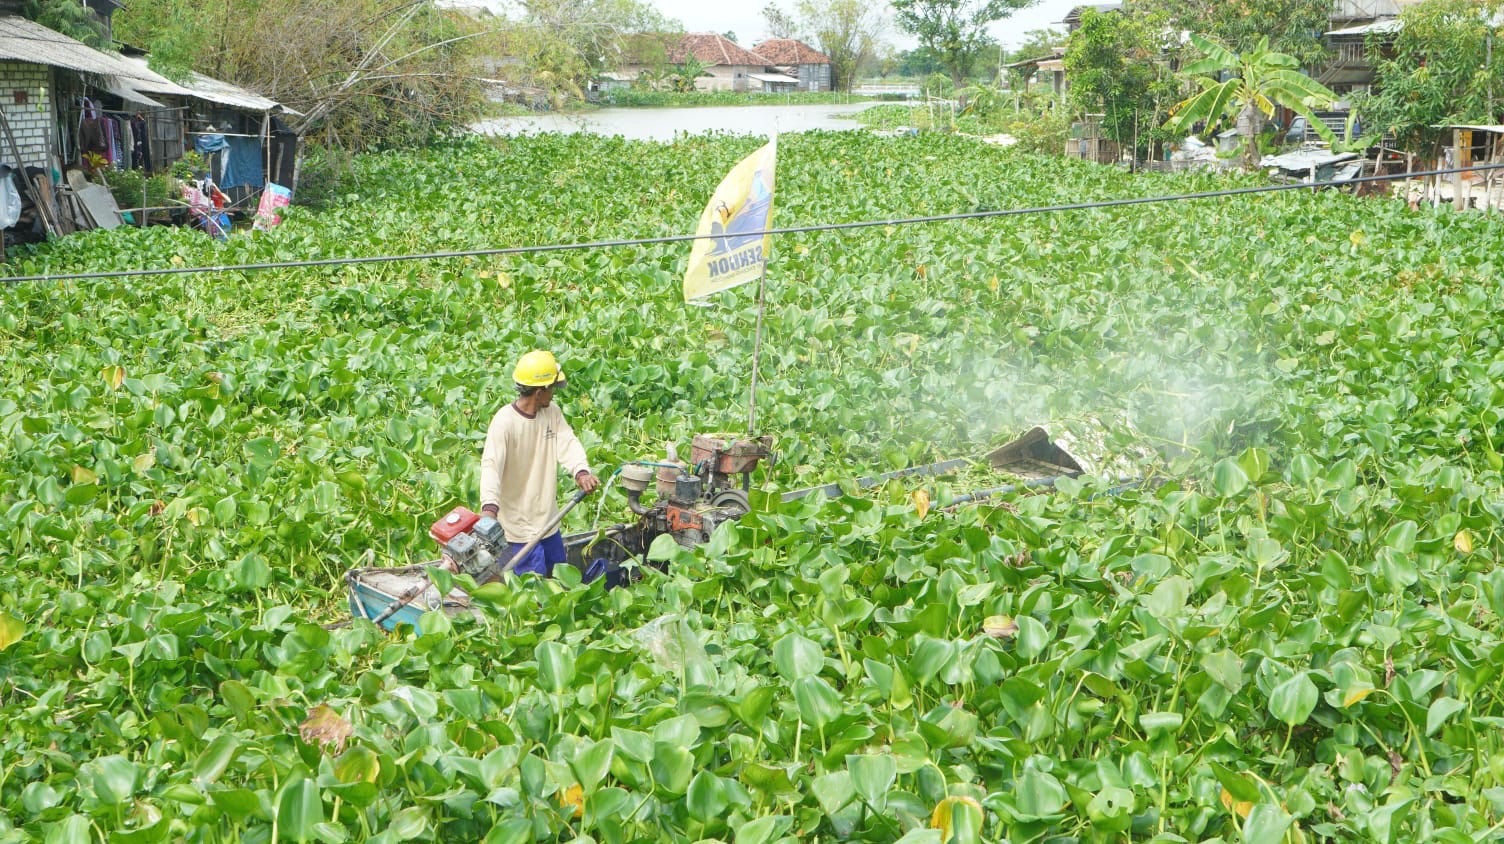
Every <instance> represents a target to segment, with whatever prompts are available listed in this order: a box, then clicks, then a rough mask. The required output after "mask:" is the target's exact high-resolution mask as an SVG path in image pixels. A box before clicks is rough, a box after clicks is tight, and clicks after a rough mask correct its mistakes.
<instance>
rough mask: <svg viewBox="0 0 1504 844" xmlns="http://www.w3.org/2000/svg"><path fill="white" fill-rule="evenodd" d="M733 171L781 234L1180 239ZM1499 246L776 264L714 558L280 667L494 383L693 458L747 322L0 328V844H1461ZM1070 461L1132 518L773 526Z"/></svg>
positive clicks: (623, 171)
mask: <svg viewBox="0 0 1504 844" xmlns="http://www.w3.org/2000/svg"><path fill="white" fill-rule="evenodd" d="M760 143H761V139H755V138H737V137H714V138H683V139H681V140H679V141H677V142H675V143H672V144H648V143H629V142H626V141H623V140H620V139H601V138H590V137H561V136H543V137H537V138H527V139H518V140H512V141H507V142H504V143H501V144H500V145H497V146H491V145H487V144H483V143H479V142H465V143H456V144H454V145H452V146H449V147H444V148H439V149H434V150H430V151H426V152H423V153H384V154H379V155H373V156H370V157H366V158H362V159H360V160H359V161H358V162H357V164H356V167H357V173H358V180H357V181H356V182H354V183H353V184H354V185H355V187H353V188H351V189H350V192H349V193H348V195H346V196H345V197H344V198H343V199H341V200H339V201H338V202H337V203H336V206H335V207H333V208H331V209H329V210H326V211H322V212H319V213H312V212H309V211H306V210H303V209H294V210H293V212H292V213H290V214H289V215H288V218H287V220H286V221H285V222H284V224H283V225H282V226H280V227H279V228H277V229H276V230H274V231H271V232H264V233H256V234H250V235H244V236H237V237H234V238H232V239H230V240H229V241H228V242H224V243H217V242H214V241H212V240H211V239H209V238H207V237H205V236H203V235H202V234H201V233H196V232H193V231H188V230H172V229H166V228H149V229H145V230H124V229H121V230H116V231H113V232H95V233H90V234H89V235H87V236H80V237H73V238H69V239H66V240H62V241H58V242H56V243H53V244H50V245H48V246H45V247H41V248H36V249H32V250H30V251H24V250H23V251H13V252H12V255H11V264H10V268H11V271H12V272H14V273H18V274H20V273H27V274H30V273H38V274H40V273H43V272H44V271H45V272H50V273H53V274H56V273H62V272H68V271H74V270H99V269H107V268H120V269H127V268H136V267H140V266H143V265H147V266H225V265H232V264H241V263H253V262H276V261H281V260H288V259H298V258H307V257H329V256H344V255H379V254H397V253H405V252H432V251H441V250H463V249H473V248H485V247H499V246H517V245H528V244H550V243H569V242H578V241H586V240H606V239H616V238H626V237H636V236H649V237H651V236H659V235H669V234H680V233H683V232H686V231H689V230H691V229H692V226H693V222H694V220H695V219H697V217H698V214H699V212H700V209H701V206H702V205H703V202H704V200H705V197H706V196H707V195H708V192H709V190H710V188H711V187H713V185H714V183H715V182H716V181H717V180H718V179H719V178H720V176H721V175H722V174H724V172H725V170H726V169H727V168H729V166H730V165H731V164H732V163H734V162H735V161H737V160H738V159H740V158H741V157H742V156H744V155H745V154H747V153H748V152H750V151H751V150H752V149H753V148H755V147H756V146H757V145H759V144H760ZM780 147H781V149H780V152H781V153H782V155H781V160H780V172H779V176H778V184H779V197H778V204H779V212H778V213H779V222H780V224H784V225H800V224H812V223H824V222H848V221H858V220H868V219H891V218H896V217H903V216H911V215H924V214H943V213H951V212H968V211H976V210H986V209H1010V208H1022V207H1032V206H1041V205H1051V204H1062V203H1067V202H1078V201H1082V200H1087V199H1107V198H1116V197H1129V196H1149V195H1160V194H1171V193H1184V192H1191V191H1196V190H1204V189H1207V188H1208V187H1211V186H1212V184H1213V183H1211V182H1208V181H1205V178H1206V177H1198V176H1191V175H1140V176H1129V175H1128V174H1125V173H1122V172H1119V171H1117V170H1114V169H1111V168H1102V167H1096V166H1093V165H1090V164H1085V163H1082V162H1066V161H1061V160H1058V159H1047V158H1038V157H1031V156H1027V155H1023V154H1020V153H1016V152H1010V151H1007V150H1002V149H997V148H994V147H990V146H986V145H982V144H979V143H975V142H972V141H968V140H967V139H964V138H957V137H949V136H939V135H920V136H917V137H900V138H874V137H868V136H865V135H862V134H860V133H839V134H829V133H827V134H809V135H800V136H796V137H788V138H784V139H782V141H781V143H780ZM1500 245H1501V239H1500V227H1499V222H1498V220H1497V218H1494V217H1488V216H1484V215H1478V214H1453V213H1451V212H1450V211H1440V212H1432V211H1426V210H1423V211H1411V210H1409V209H1408V208H1406V207H1405V206H1404V205H1403V204H1400V203H1392V204H1391V203H1384V202H1374V201H1371V200H1359V199H1354V198H1351V197H1348V196H1345V195H1339V194H1335V193H1311V192H1286V193H1280V194H1274V195H1257V196H1242V197H1235V198H1225V199H1217V200H1200V201H1195V202H1182V203H1176V204H1170V205H1151V206H1131V207H1122V208H1115V209H1096V210H1087V211H1077V212H1071V213H1052V214H1039V215H1027V216H1016V217H1007V218H1001V219H993V220H974V221H968V222H959V223H946V224H927V225H919V226H889V227H879V228H874V229H861V230H851V231H841V232H817V233H802V234H791V235H786V236H781V237H779V238H777V239H776V240H775V246H774V259H773V262H772V265H771V269H770V276H769V293H768V301H769V309H768V312H767V317H766V325H765V330H766V332H767V335H766V336H767V340H766V343H765V345H764V351H763V370H762V372H763V378H764V387H763V388H762V390H761V391H760V393H759V417H760V418H761V419H763V420H765V425H766V430H767V431H768V432H770V433H773V434H774V435H775V436H776V438H777V443H776V448H777V449H778V451H779V453H780V460H779V461H778V462H777V463H776V464H774V465H773V466H772V467H771V468H769V469H768V471H767V473H766V474H765V476H762V477H760V478H759V482H760V483H761V484H762V485H763V487H764V488H762V489H759V490H756V494H755V495H754V502H753V503H754V508H753V512H752V513H751V514H749V515H748V516H747V517H745V518H743V519H742V520H741V521H740V522H738V523H737V524H735V525H733V526H730V527H728V528H726V529H723V530H722V531H720V532H718V533H716V534H715V535H714V536H713V537H712V539H711V540H710V541H709V542H708V543H707V544H706V545H704V546H702V547H700V548H698V549H695V550H693V551H690V550H684V549H679V548H676V547H666V546H664V545H659V546H657V547H656V548H655V554H654V556H656V557H658V558H660V560H661V561H663V562H666V563H667V571H666V572H659V571H657V570H656V569H648V570H646V571H645V572H644V577H643V579H642V580H641V581H640V582H639V583H637V584H635V585H633V586H632V587H630V588H626V589H618V590H613V591H609V592H608V591H605V590H604V588H603V586H602V585H601V584H599V583H596V584H591V585H588V586H587V585H583V584H581V583H579V582H578V578H575V577H572V576H564V577H561V578H560V579H558V580H555V581H540V580H536V579H521V580H517V581H513V582H509V583H507V584H498V585H496V586H488V587H484V588H482V589H480V590H478V591H477V592H476V594H475V598H476V602H477V604H478V605H480V607H481V612H480V613H479V615H478V617H473V618H472V617H469V616H465V617H459V618H453V619H451V618H449V617H447V616H444V615H442V614H429V615H426V616H425V617H424V618H423V619H422V621H421V623H420V625H419V629H409V628H403V629H402V630H400V631H399V632H398V633H396V634H387V633H384V632H382V631H380V630H378V629H376V628H375V627H373V626H371V625H369V624H365V623H356V624H351V625H348V626H343V627H337V628H335V629H326V628H325V627H324V626H323V625H325V624H327V623H330V622H335V621H339V620H343V619H345V618H347V617H348V611H347V608H346V607H345V605H344V595H343V592H342V583H341V577H342V575H343V573H344V572H345V571H346V570H347V569H348V568H350V567H352V566H354V565H360V564H364V563H365V562H366V561H368V560H374V561H375V562H376V563H382V564H399V563H409V562H414V561H417V560H421V559H424V558H426V557H428V556H430V555H431V554H432V549H431V548H430V546H429V543H430V540H428V539H427V537H426V536H425V533H426V530H427V526H428V524H429V523H431V522H432V520H433V519H434V518H435V517H436V516H437V515H439V514H441V513H443V512H445V511H446V510H447V509H448V508H450V507H452V506H453V505H455V504H458V503H470V504H472V505H473V504H474V501H473V496H474V483H475V473H476V467H477V464H478V460H479V445H480V441H481V436H482V433H483V431H484V427H485V425H486V423H487V420H488V419H489V417H490V414H491V413H492V412H493V411H494V409H495V408H496V407H497V406H499V405H500V404H501V403H502V402H505V401H508V400H510V398H511V389H510V384H509V383H508V381H509V374H510V362H511V360H512V359H513V358H514V357H515V355H516V354H517V353H519V352H521V351H524V350H526V349H528V348H532V347H535V346H543V347H548V348H552V349H553V350H554V351H555V352H557V353H558V354H559V356H560V358H561V359H562V360H563V362H564V367H565V369H566V371H567V372H568V375H569V386H568V389H567V390H566V391H565V392H564V393H562V394H561V397H560V400H561V402H562V403H563V405H564V406H565V409H566V412H567V413H568V414H569V416H570V418H571V420H572V422H573V424H574V427H575V429H576V430H577V431H578V432H579V433H580V434H581V435H582V437H583V439H584V442H585V444H586V446H587V449H588V451H589V453H590V456H591V459H592V461H593V462H594V463H595V464H596V465H598V466H602V467H607V468H611V467H614V466H615V465H617V464H619V463H620V462H621V461H623V460H628V459H634V458H638V457H641V456H644V455H654V454H659V453H661V451H662V448H663V446H664V445H665V444H666V443H668V442H679V443H684V442H686V441H687V440H688V438H689V436H690V435H691V434H692V433H694V432H696V431H702V430H736V429H737V426H738V425H739V424H740V421H741V420H742V419H743V418H744V414H745V395H746V393H745V388H746V380H747V376H748V373H749V360H748V357H749V352H750V348H751V332H752V329H753V325H754V322H755V310H754V306H753V295H752V292H751V291H750V290H746V289H743V290H740V291H737V292H733V293H728V294H723V295H722V296H721V297H719V298H718V299H717V300H715V301H714V302H713V304H712V306H711V307H709V308H687V307H685V306H684V305H683V303H682V302H681V301H680V300H679V287H678V275H679V273H680V272H682V269H683V263H684V258H685V256H686V255H687V253H688V248H687V245H685V246H680V245H673V246H670V245H661V244H660V245H643V246H638V247H620V248H610V249H606V248H602V249H587V250H578V251H567V252H552V253H539V254H534V255H526V256H507V257H497V258H453V259H444V260H436V261H429V262H409V263H391V264H370V265H346V266H326V267H318V268H309V269H296V270H292V269H283V270H264V271H223V272H211V273H201V274H191V275H171V276H152V277H145V278H134V279H126V280H105V281H97V280H95V281H70V282H57V281H51V282H29V283H23V284H17V285H14V286H10V287H7V289H6V299H5V302H4V304H3V305H0V367H3V369H4V375H5V378H4V382H5V384H6V385H7V389H6V390H5V391H4V392H3V393H0V557H3V558H4V559H5V565H3V566H0V717H3V718H4V720H5V723H6V725H7V729H6V730H5V731H4V733H3V735H0V840H3V841H18V842H19V841H85V840H104V839H108V840H112V841H115V840H118V841H194V842H218V841H226V842H228V841H247V842H257V841H261V842H271V841H282V840H288V841H320V842H331V844H332V843H333V842H342V841H359V840H372V841H403V840H454V841H460V840H465V841H470V840H486V841H536V840H593V841H599V842H628V841H649V840H652V841H658V840H700V839H717V840H722V841H727V842H731V841H735V842H741V844H746V842H771V841H779V840H813V839H817V838H818V839H820V840H860V841H894V840H902V841H908V842H920V841H925V842H938V841H947V842H950V841H959V842H970V841H982V840H986V841H1001V840H1007V841H1016V842H1023V841H1042V840H1052V841H1065V840H1075V841H1110V840H1111V841H1116V840H1125V839H1127V840H1158V841H1182V840H1183V841H1203V840H1223V841H1235V840H1240V839H1241V840H1248V841H1256V842H1276V841H1311V840H1324V839H1330V840H1380V841H1412V840H1422V839H1424V840H1439V841H1485V840H1491V839H1492V838H1495V837H1497V836H1498V834H1499V831H1500V829H1501V823H1504V742H1501V739H1500V735H1501V732H1500V730H1499V727H1500V726H1501V723H1504V722H1501V720H1500V719H1501V718H1504V703H1501V700H1500V692H1499V689H1500V688H1501V686H1500V682H1499V677H1498V670H1499V666H1500V664H1501V663H1504V642H1501V636H1500V632H1501V628H1500V614H1501V613H1504V573H1500V572H1499V570H1498V569H1497V557H1498V554H1499V551H1500V548H1501V542H1500V538H1499V523H1500V517H1501V515H1504V497H1501V478H1500V470H1501V459H1500V456H1499V452H1498V443H1499V440H1500V437H1501V435H1504V430H1501V424H1500V423H1501V419H1504V409H1501V408H1504V392H1501V387H1500V386H1499V380H1500V373H1501V371H1504V340H1501V337H1500V333H1499V329H1498V326H1497V324H1496V323H1497V320H1496V319H1494V317H1493V303H1494V302H1496V301H1497V298H1498V295H1499V292H1500V285H1499V275H1498V268H1497V266H1496V264H1495V261H1496V257H1495V256H1497V255H1498V254H1499V252H1500ZM1088 416H1089V417H1094V418H1107V419H1121V420H1125V425H1124V428H1123V430H1124V431H1125V432H1131V434H1132V437H1131V438H1132V442H1131V443H1129V442H1127V441H1125V442H1122V443H1113V442H1109V443H1108V445H1110V446H1112V447H1113V448H1127V447H1128V446H1130V445H1132V446H1142V445H1144V444H1146V443H1147V444H1149V445H1150V446H1152V448H1153V449H1154V451H1155V453H1156V455H1157V464H1158V468H1157V469H1156V475H1155V483H1152V484H1147V485H1144V486H1140V487H1136V488H1132V489H1127V490H1123V489H1117V488H1116V480H1115V479H1113V478H1107V477H1091V476H1088V477H1084V478H1081V479H1079V480H1072V481H1065V482H1062V483H1060V484H1059V485H1058V487H1057V488H1056V489H1054V490H1053V491H1049V492H1045V493H1041V494H1036V495H1014V496H1006V497H1002V498H994V499H985V500H982V501H980V502H975V503H972V504H968V505H965V506H961V507H952V506H949V505H950V503H951V502H952V500H953V499H954V498H955V496H956V495H958V494H960V493H962V492H964V491H965V490H967V489H970V488H974V487H976V486H988V485H996V484H998V483H1000V482H1002V481H1001V479H999V478H997V477H996V476H993V475H990V474H989V473H988V472H987V471H986V470H985V469H980V468H979V469H975V470H972V471H971V472H968V473H966V474H963V475H962V476H959V477H957V478H955V479H952V480H949V481H944V482H936V481H934V480H932V479H930V480H925V479H921V480H917V481H915V482H913V483H912V484H909V485H907V486H905V485H894V486H890V487H886V488H882V489H879V490H875V491H872V492H869V493H867V494H863V495H840V496H834V497H828V496H824V495H816V496H812V497H809V498H806V499H803V500H801V501H798V502H791V503H786V504H785V503H780V502H779V501H778V496H777V493H778V492H781V491H783V490H787V489H790V488H794V487H797V486H804V485H810V484H814V483H816V482H825V481H830V480H837V479H843V478H851V477H855V476H858V475H866V474H871V473H872V472H874V471H879V470H885V469H892V468H899V467H903V466H907V465H912V464H914V463H919V462H926V461H929V460H932V459H939V458H942V457H953V456H979V455H980V454H982V453H984V451H985V450H986V449H987V448H989V447H991V446H994V445H997V444H998V443H1000V442H1002V441H1003V440H1005V439H1008V438H1010V437H1011V436H1013V435H1014V434H1016V433H1018V432H1019V431H1020V430H1021V429H1022V428H1024V427H1025V426H1026V425H1029V424H1032V423H1035V422H1050V421H1053V420H1071V419H1079V418H1084V417H1088ZM1125 437H1126V434H1125ZM919 490H922V491H923V492H924V495H923V496H920V495H917V494H915V493H916V491H919ZM612 495H613V497H612V498H611V499H609V500H608V501H607V502H606V504H605V506H606V509H607V510H608V511H612V512H613V513H615V514H616V515H614V516H613V518H621V517H622V514H623V513H624V512H625V508H624V506H623V499H621V498H620V494H619V493H612ZM585 509H586V508H581V510H580V513H579V514H578V515H577V516H576V517H573V518H576V519H577V521H575V522H573V524H572V527H573V528H575V529H582V528H585V527H587V526H588V525H589V524H590V522H591V517H590V516H589V515H586V514H585V513H584V510H585Z"/></svg>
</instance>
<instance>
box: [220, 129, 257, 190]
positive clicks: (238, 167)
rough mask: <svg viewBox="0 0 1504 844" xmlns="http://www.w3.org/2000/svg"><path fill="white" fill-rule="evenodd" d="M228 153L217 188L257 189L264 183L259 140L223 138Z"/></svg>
mask: <svg viewBox="0 0 1504 844" xmlns="http://www.w3.org/2000/svg"><path fill="white" fill-rule="evenodd" d="M225 140H226V141H228V142H229V144H230V151H229V152H227V153H225V155H226V156H227V157H226V160H225V166H224V173H223V174H221V176H220V179H219V186H220V187H221V188H224V189H226V190H228V189H230V188H241V187H246V188H259V187H261V186H262V184H264V183H265V182H266V176H265V175H264V174H263V172H262V170H261V140H260V139H259V138H225Z"/></svg>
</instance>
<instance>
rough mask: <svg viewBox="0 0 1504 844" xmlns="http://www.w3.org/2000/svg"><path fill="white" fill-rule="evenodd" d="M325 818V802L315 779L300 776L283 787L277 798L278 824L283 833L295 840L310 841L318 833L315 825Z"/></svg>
mask: <svg viewBox="0 0 1504 844" xmlns="http://www.w3.org/2000/svg"><path fill="white" fill-rule="evenodd" d="M323 820H324V802H323V800H322V799H321V798H320V797H319V787H318V786H317V785H316V784H314V782H313V780H310V779H307V778H305V777H299V778H297V779H294V780H291V781H290V782H288V783H287V785H286V786H285V787H283V789H282V796H281V798H279V799H278V800H277V826H278V828H279V829H280V830H281V833H282V835H284V836H286V837H288V838H291V839H292V840H294V841H309V840H311V839H313V838H314V837H315V835H316V833H315V832H314V827H315V826H316V825H318V824H320V823H322V822H323Z"/></svg>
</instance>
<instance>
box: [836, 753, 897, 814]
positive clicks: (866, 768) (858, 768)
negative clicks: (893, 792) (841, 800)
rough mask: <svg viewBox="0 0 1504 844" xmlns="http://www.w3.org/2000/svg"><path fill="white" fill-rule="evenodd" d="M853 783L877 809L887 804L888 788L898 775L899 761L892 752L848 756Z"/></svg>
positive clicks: (860, 793) (857, 790)
mask: <svg viewBox="0 0 1504 844" xmlns="http://www.w3.org/2000/svg"><path fill="white" fill-rule="evenodd" d="M846 769H847V770H848V771H850V772H851V783H852V785H853V786H854V787H855V788H856V793H857V794H858V795H860V796H861V798H862V800H863V801H865V802H866V803H867V805H868V806H870V807H872V808H873V809H874V810H876V811H879V812H881V811H883V809H884V808H885V807H886V805H887V796H888V790H889V789H891V788H892V787H893V780H894V779H895V778H896V777H897V776H898V763H897V762H896V761H895V760H894V759H893V756H892V754H890V753H880V754H861V755H852V756H847V757H846Z"/></svg>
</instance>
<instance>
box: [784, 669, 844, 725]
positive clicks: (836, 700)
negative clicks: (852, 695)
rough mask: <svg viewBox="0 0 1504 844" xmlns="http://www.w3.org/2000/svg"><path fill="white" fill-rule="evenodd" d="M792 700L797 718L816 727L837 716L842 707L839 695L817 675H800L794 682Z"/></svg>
mask: <svg viewBox="0 0 1504 844" xmlns="http://www.w3.org/2000/svg"><path fill="white" fill-rule="evenodd" d="M794 702H795V703H796V704H797V705H798V707H799V719H800V720H801V721H803V722H804V723H806V724H808V725H810V726H811V727H815V728H817V729H820V728H824V727H825V726H826V725H827V724H830V723H831V722H832V721H834V720H836V719H837V718H839V717H840V716H841V712H842V710H843V709H844V706H843V705H842V702H841V696H840V695H838V694H836V690H835V689H833V688H831V687H830V684H829V683H827V682H825V681H824V680H823V679H821V678H819V677H802V678H800V679H799V681H798V682H796V683H794Z"/></svg>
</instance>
